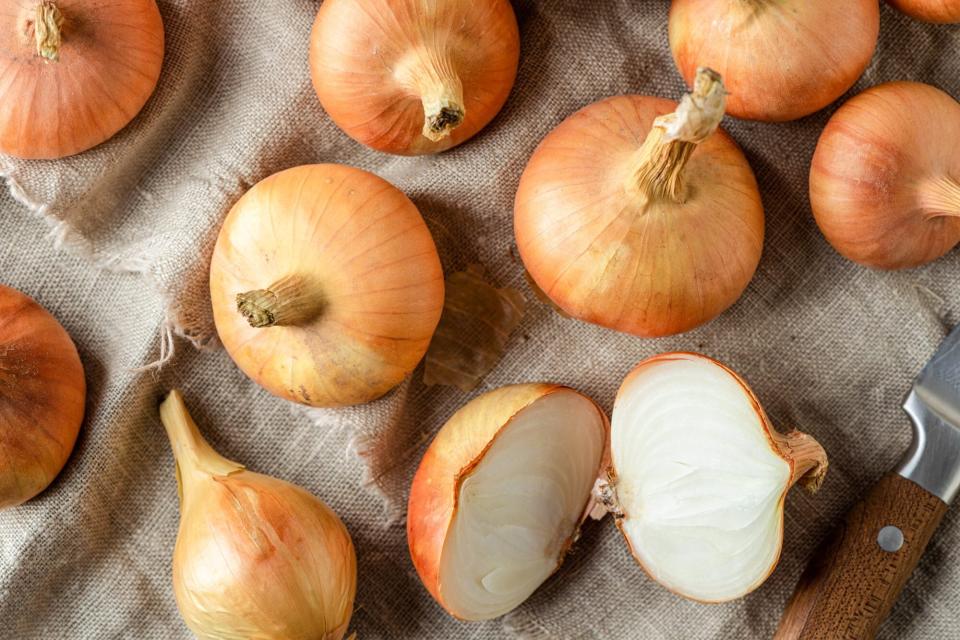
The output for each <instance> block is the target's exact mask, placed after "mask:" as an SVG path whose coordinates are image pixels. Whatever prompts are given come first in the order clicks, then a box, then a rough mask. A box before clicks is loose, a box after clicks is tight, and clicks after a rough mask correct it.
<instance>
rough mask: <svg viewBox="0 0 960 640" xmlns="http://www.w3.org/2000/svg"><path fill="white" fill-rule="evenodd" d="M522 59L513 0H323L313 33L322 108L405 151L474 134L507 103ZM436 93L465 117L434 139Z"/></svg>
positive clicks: (346, 125)
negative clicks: (431, 110) (430, 128)
mask: <svg viewBox="0 0 960 640" xmlns="http://www.w3.org/2000/svg"><path fill="white" fill-rule="evenodd" d="M519 59H520V34H519V30H518V28H517V20H516V17H515V16H514V13H513V7H512V6H511V4H510V2H509V0H444V1H443V2H427V3H424V2H421V1H420V0H325V2H323V4H321V5H320V10H319V12H318V13H317V19H316V22H315V23H314V26H313V33H312V34H311V37H310V71H311V76H312V78H313V86H314V89H315V90H316V92H317V96H318V97H319V98H320V102H321V104H323V108H324V109H325V110H326V111H327V113H328V114H329V115H330V117H331V118H332V119H333V121H334V122H335V123H336V124H337V125H338V126H339V127H340V128H341V129H342V130H343V131H344V132H345V133H346V134H347V135H349V136H350V137H351V138H353V139H354V140H356V141H357V142H360V143H361V144H365V145H367V146H368V147H372V148H374V149H377V150H379V151H384V152H387V153H394V154H400V155H420V154H430V153H438V152H440V151H444V150H446V149H449V148H450V147H453V146H456V145H458V144H460V143H461V142H463V141H465V140H467V139H468V138H471V137H472V136H474V135H475V134H476V133H477V132H478V131H480V130H481V129H482V128H483V127H485V126H486V125H487V124H488V123H489V122H490V121H491V120H492V119H493V117H494V116H496V115H497V113H498V112H499V111H500V109H501V108H502V107H503V104H504V103H505V102H506V100H507V96H509V95H510V90H511V88H512V87H513V82H514V79H515V78H516V75H517V65H518V63H519ZM431 96H433V98H434V99H435V101H440V102H443V100H444V99H449V101H450V104H449V105H448V106H451V107H453V108H454V109H455V110H457V109H459V111H460V112H461V113H460V114H459V117H460V118H462V119H461V120H460V122H459V124H456V125H455V126H453V128H452V129H448V130H446V131H444V132H442V133H439V134H435V135H433V136H432V137H433V138H435V139H431V137H427V135H426V134H425V133H424V118H425V115H426V109H427V104H429V103H430V101H431ZM444 104H446V103H444ZM438 136H439V137H438Z"/></svg>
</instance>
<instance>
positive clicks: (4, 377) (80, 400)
mask: <svg viewBox="0 0 960 640" xmlns="http://www.w3.org/2000/svg"><path fill="white" fill-rule="evenodd" d="M85 394H86V381H85V379H84V375H83V366H82V365H81V364H80V356H78V355H77V348H76V347H75V346H74V344H73V340H71V339H70V336H69V335H68V334H67V332H66V330H64V328H63V327H62V326H61V325H60V323H59V322H57V320H56V319H55V318H54V317H53V316H52V315H50V314H49V313H48V312H47V310H46V309H44V308H43V307H41V306H40V305H39V304H37V303H36V302H34V301H33V300H32V299H30V298H29V297H28V296H26V295H24V294H22V293H20V292H19V291H17V290H16V289H12V288H10V287H5V286H3V285H0V509H2V508H5V507H12V506H16V505H18V504H21V503H23V502H26V501H27V500H29V499H30V498H32V497H34V496H35V495H37V494H38V493H40V492H41V491H43V490H44V489H46V488H47V486H48V485H49V484H50V483H51V482H52V481H53V479H54V478H55V477H57V474H58V473H60V470H61V469H63V465H64V464H66V462H67V458H69V457H70V452H71V451H73V445H74V443H75V442H76V440H77V434H78V433H79V431H80V424H81V423H82V422H83V407H84V401H85Z"/></svg>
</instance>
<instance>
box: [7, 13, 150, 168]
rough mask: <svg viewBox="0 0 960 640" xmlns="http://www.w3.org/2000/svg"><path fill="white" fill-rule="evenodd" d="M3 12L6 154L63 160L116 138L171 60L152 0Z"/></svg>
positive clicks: (144, 101) (147, 96)
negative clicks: (167, 59)
mask: <svg viewBox="0 0 960 640" xmlns="http://www.w3.org/2000/svg"><path fill="white" fill-rule="evenodd" d="M4 7H5V9H4V10H2V11H0V153H7V154H10V155H13V156H18V157H21V158H42V159H52V158H62V157H64V156H69V155H73V154H75V153H80V152H81V151H86V150H87V149H89V148H91V147H94V146H96V145H98V144H100V143H101V142H104V141H105V140H108V139H109V138H111V137H113V135H114V134H115V133H117V132H118V131H119V130H120V129H122V128H123V127H125V126H126V125H127V123H129V122H130V121H131V120H133V118H134V116H136V115H137V113H138V112H139V111H140V109H141V108H142V107H143V105H144V103H146V101H147V98H149V97H150V95H151V94H152V93H153V90H154V88H155V87H156V86H157V80H158V78H159V77H160V66H161V64H162V63H163V22H162V21H161V19H160V11H159V10H158V9H157V5H156V3H155V2H154V0H115V1H113V2H86V1H84V0H56V1H55V2H54V1H51V0H11V1H9V2H6V3H4Z"/></svg>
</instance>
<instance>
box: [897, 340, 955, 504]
mask: <svg viewBox="0 0 960 640" xmlns="http://www.w3.org/2000/svg"><path fill="white" fill-rule="evenodd" d="M903 410H904V411H906V412H907V415H908V416H910V421H911V422H912V423H913V442H912V443H911V444H910V449H909V450H908V451H907V454H906V455H905V456H904V458H903V460H902V461H901V462H900V466H899V467H898V468H897V473H899V474H900V475H901V476H903V477H904V478H907V479H908V480H912V481H913V482H916V483H917V484H918V485H920V486H921V487H923V488H924V489H926V490H927V491H929V492H930V493H932V494H933V495H935V496H937V497H938V498H940V499H941V500H943V501H944V502H946V503H947V504H950V503H951V502H952V501H953V499H954V498H955V497H956V495H957V492H958V491H960V325H958V326H956V327H954V329H953V330H952V331H951V332H950V335H948V336H947V337H946V338H945V339H944V340H943V342H942V343H940V348H938V349H937V352H936V353H935V354H933V357H932V358H930V360H929V362H927V364H926V366H924V367H923V370H922V371H920V375H918V376H917V379H916V380H915V381H914V383H913V388H911V389H910V393H908V394H907V398H906V400H904V402H903Z"/></svg>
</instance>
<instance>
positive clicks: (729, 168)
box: [514, 69, 763, 336]
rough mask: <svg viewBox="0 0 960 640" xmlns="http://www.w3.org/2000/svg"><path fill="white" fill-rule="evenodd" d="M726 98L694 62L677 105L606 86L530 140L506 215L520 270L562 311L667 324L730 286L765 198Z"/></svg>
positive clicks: (685, 324) (700, 318)
mask: <svg viewBox="0 0 960 640" xmlns="http://www.w3.org/2000/svg"><path fill="white" fill-rule="evenodd" d="M723 100H724V89H723V85H722V83H721V81H720V78H719V77H718V76H717V75H716V74H715V73H713V72H712V71H710V70H709V69H702V70H701V71H700V72H699V73H698V75H697V81H696V84H695V87H694V92H693V94H692V95H687V96H685V97H684V99H683V102H682V103H681V104H680V105H679V107H678V106H677V105H676V103H674V102H671V101H669V100H663V99H660V98H651V97H645V96H620V97H615V98H608V99H606V100H602V101H600V102H597V103H595V104H592V105H590V106H588V107H586V108H584V109H581V110H580V111H578V112H577V113H575V114H573V115H572V116H570V117H569V118H567V119H566V120H565V121H564V122H562V123H561V124H560V126H558V127H557V128H556V129H554V130H553V131H552V132H551V133H550V134H549V135H548V136H547V137H546V138H545V139H544V140H543V142H541V143H540V146H539V147H538V148H537V150H536V151H535V152H534V154H533V157H532V158H531V159H530V162H529V164H528V165H527V168H526V170H524V172H523V176H522V177H521V179H520V187H519V190H518V191H517V198H516V210H515V218H514V227H515V231H516V236H517V247H518V248H519V250H520V256H521V257H522V258H523V262H524V264H525V265H526V267H527V270H528V271H529V272H530V276H531V277H532V278H533V280H534V281H535V282H536V284H537V286H538V287H539V288H540V289H541V290H542V291H543V292H544V293H545V294H546V295H548V296H549V297H550V299H551V300H553V301H554V303H556V305H557V306H559V307H560V308H561V309H562V310H563V311H564V312H565V313H567V314H568V315H570V316H573V317H575V318H580V319H581V320H586V321H588V322H594V323H596V324H599V325H603V326H605V327H609V328H612V329H616V330H618V331H625V332H628V333H633V334H637V335H641V336H663V335H669V334H674V333H679V332H681V331H686V330H688V329H692V328H693V327H696V326H697V325H700V324H702V323H704V322H707V321H708V320H710V319H712V318H714V317H715V316H717V315H719V314H720V313H721V312H722V311H723V310H724V309H726V308H727V307H729V306H730V305H731V304H733V303H734V302H735V301H736V300H737V298H739V297H740V294H741V293H742V292H743V290H744V289H745V288H746V286H747V284H748V283H749V282H750V279H751V278H752V277H753V273H754V271H755V270H756V268H757V264H758V262H759V260H760V252H761V250H762V247H763V205H762V203H761V202H760V193H759V191H758V189H757V183H756V179H755V178H754V176H753V172H752V171H751V170H750V165H749V164H747V160H746V158H744V156H743V154H742V153H741V152H740V149H739V148H738V147H737V145H736V143H735V142H734V141H733V140H731V139H730V137H728V136H727V135H726V134H725V133H723V132H722V131H716V129H717V126H718V125H719V123H720V120H721V118H722V117H723ZM674 110H675V111H674ZM671 111H673V113H671Z"/></svg>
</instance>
